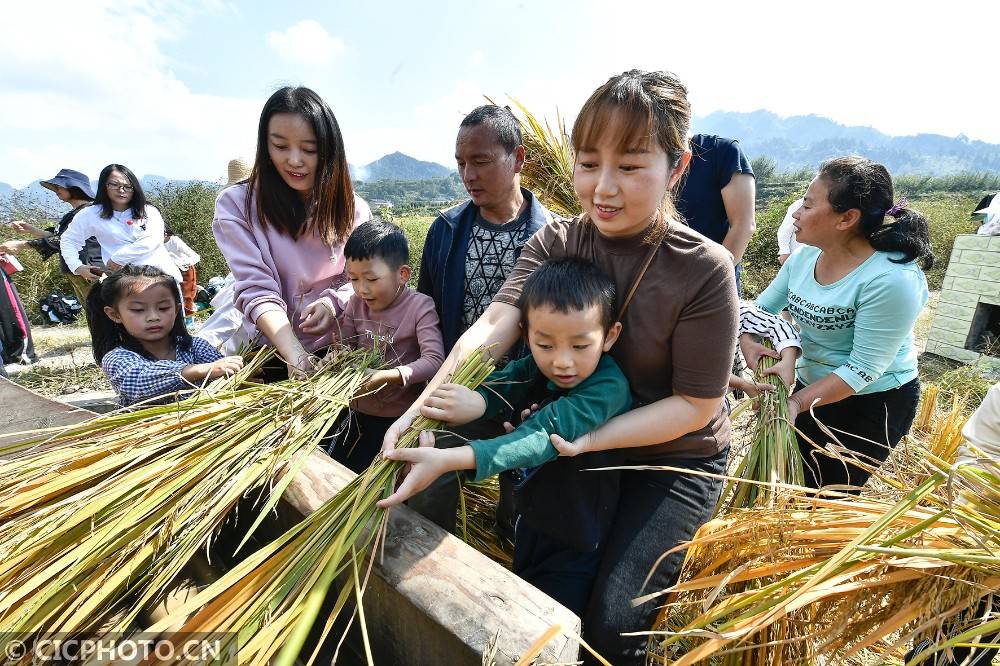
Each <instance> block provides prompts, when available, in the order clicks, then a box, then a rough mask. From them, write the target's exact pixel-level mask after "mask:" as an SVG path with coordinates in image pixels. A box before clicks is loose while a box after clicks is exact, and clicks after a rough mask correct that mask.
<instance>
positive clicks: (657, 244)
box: [616, 226, 668, 321]
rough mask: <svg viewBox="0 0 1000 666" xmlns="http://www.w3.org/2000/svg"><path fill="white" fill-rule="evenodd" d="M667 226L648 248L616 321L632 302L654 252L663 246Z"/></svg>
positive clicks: (619, 319)
mask: <svg viewBox="0 0 1000 666" xmlns="http://www.w3.org/2000/svg"><path fill="white" fill-rule="evenodd" d="M667 229H668V227H667V226H664V227H663V231H661V232H660V233H659V234H658V235H657V237H656V240H655V241H653V247H651V248H649V254H647V255H646V260H645V261H644V262H643V263H642V268H640V269H639V274H638V275H636V276H635V281H634V282H633V283H632V288H631V289H629V291H628V295H627V296H625V301H624V302H623V303H622V306H621V309H619V310H618V318H617V319H616V321H621V320H622V317H624V316H625V310H626V308H628V304H629V303H631V302H632V297H633V296H635V292H636V290H637V289H638V288H639V283H640V282H642V276H643V275H645V274H646V269H648V268H649V265H650V264H651V263H653V257H655V256H656V252H657V251H658V250H659V249H660V245H662V244H663V239H664V238H665V237H666V235H667Z"/></svg>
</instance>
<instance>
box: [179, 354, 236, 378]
mask: <svg viewBox="0 0 1000 666" xmlns="http://www.w3.org/2000/svg"><path fill="white" fill-rule="evenodd" d="M242 369H243V357H242V356H226V357H224V358H220V359H219V360H218V361H212V362H211V363H197V364H194V365H189V366H187V367H185V368H184V369H182V370H181V377H183V378H184V379H186V380H188V381H189V382H191V383H193V384H200V383H201V382H203V381H205V380H206V379H218V378H219V377H232V376H233V375H235V374H236V373H237V372H239V371H240V370H242Z"/></svg>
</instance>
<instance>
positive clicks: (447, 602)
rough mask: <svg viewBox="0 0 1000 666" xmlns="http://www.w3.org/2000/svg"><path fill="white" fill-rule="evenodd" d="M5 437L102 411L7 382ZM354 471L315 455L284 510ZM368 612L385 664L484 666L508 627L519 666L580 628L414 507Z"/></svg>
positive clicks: (553, 653)
mask: <svg viewBox="0 0 1000 666" xmlns="http://www.w3.org/2000/svg"><path fill="white" fill-rule="evenodd" d="M0 405H2V407H3V408H2V409H0V444H2V443H5V442H9V441H13V440H12V439H11V438H8V439H4V438H3V437H2V435H4V434H9V433H14V432H21V431H25V430H33V429H37V428H46V427H52V426H60V425H71V424H74V423H79V422H81V421H85V420H87V419H88V418H91V417H93V416H94V414H93V413H92V412H89V411H87V410H83V409H79V408H75V407H72V406H69V405H64V404H62V403H59V402H55V401H53V400H49V399H47V398H44V397H42V396H40V395H38V394H35V393H32V392H31V391H28V390H27V389H24V388H22V387H20V386H18V385H16V384H14V383H12V382H9V381H7V380H5V379H2V378H0ZM353 477H354V474H353V473H352V472H350V471H349V470H348V469H346V468H345V467H343V466H341V465H339V464H338V463H336V462H334V461H333V460H331V459H330V458H329V457H328V456H326V455H325V454H322V453H320V452H318V451H317V452H314V453H313V454H312V456H311V458H310V459H309V461H308V462H307V464H306V466H305V469H304V470H303V471H302V472H300V473H299V474H298V476H296V477H295V479H294V480H293V481H292V483H291V484H290V486H289V488H288V490H287V492H286V495H285V497H284V498H283V500H282V501H283V503H284V504H285V508H284V510H283V511H282V513H288V512H289V510H290V511H291V512H292V513H295V514H298V515H300V516H301V515H305V514H308V513H311V512H312V511H315V510H316V509H317V508H318V507H319V506H320V505H321V504H322V503H323V502H324V501H326V500H327V499H329V498H330V497H332V496H333V495H335V494H336V493H337V491H338V490H340V489H341V488H343V487H344V486H345V485H346V484H347V483H349V482H350V480H351V479H352V478H353ZM365 614H366V617H367V619H368V628H369V631H370V633H371V635H372V638H373V643H374V644H373V646H372V647H373V650H374V651H375V654H374V657H375V661H376V663H378V664H415V665H423V664H441V665H445V664H447V665H449V666H451V665H462V664H469V665H470V666H473V665H475V666H479V664H481V663H482V656H481V655H482V652H483V650H484V649H485V648H486V646H487V643H488V642H489V641H490V640H491V639H492V638H493V636H494V634H495V633H496V632H497V630H498V629H499V630H500V639H499V641H498V646H499V648H500V649H499V651H498V654H497V664H513V663H514V662H516V661H517V659H518V657H519V656H520V655H521V654H522V653H523V652H524V651H526V650H527V648H528V647H529V646H530V645H531V644H532V643H533V642H534V641H535V640H536V639H537V638H538V637H539V636H541V635H542V634H543V633H544V632H545V631H546V630H547V629H548V628H549V626H551V625H552V624H554V623H558V624H560V625H562V626H563V627H564V628H565V629H568V630H570V631H572V632H574V633H576V634H579V632H580V620H579V618H577V617H576V616H575V615H574V614H573V613H572V612H570V611H569V610H567V609H566V608H564V607H563V606H561V605H560V604H558V603H556V602H555V601H553V600H552V599H551V598H550V597H548V596H547V595H545V594H543V593H542V592H540V591H538V590H537V589H535V588H534V587H532V586H531V585H529V584H527V583H525V582H524V581H523V580H521V579H520V578H518V577H517V576H515V575H514V574H512V573H511V572H509V571H507V570H506V569H504V568H503V567H501V566H500V565H498V564H497V563H495V562H493V561H492V560H490V559H489V558H487V557H485V556H484V555H481V554H480V553H479V552H478V551H476V550H475V549H473V548H471V547H469V546H467V545H466V544H465V543H463V542H462V541H460V540H459V539H457V538H456V537H454V536H452V535H450V534H448V533H446V532H444V531H443V530H441V529H440V528H438V527H437V526H436V525H434V524H433V523H431V522H430V521H428V520H426V519H424V518H423V517H422V516H420V515H418V514H416V513H415V512H413V511H411V510H410V509H408V508H406V507H401V508H398V509H394V510H393V511H391V512H390V515H389V522H388V530H387V533H386V544H385V548H384V558H383V559H382V560H381V562H379V563H377V566H376V568H375V575H374V576H372V578H371V580H370V581H369V587H368V590H367V592H366V594H365ZM578 654H579V646H578V645H577V644H576V643H575V642H573V641H570V640H568V639H566V638H564V637H561V636H560V637H558V638H557V639H555V640H553V641H551V642H550V643H549V645H548V646H546V648H545V650H544V651H543V652H542V654H541V656H540V657H539V663H567V662H569V663H572V662H574V661H576V660H577V657H578Z"/></svg>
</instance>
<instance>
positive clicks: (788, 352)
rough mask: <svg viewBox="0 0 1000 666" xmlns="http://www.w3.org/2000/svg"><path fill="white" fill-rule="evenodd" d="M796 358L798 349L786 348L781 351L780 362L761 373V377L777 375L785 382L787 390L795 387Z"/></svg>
mask: <svg viewBox="0 0 1000 666" xmlns="http://www.w3.org/2000/svg"><path fill="white" fill-rule="evenodd" d="M797 356H798V347H786V348H785V349H782V350H781V360H780V361H778V362H777V363H775V364H774V365H772V366H771V367H770V368H768V369H767V370H765V371H764V372H762V373H761V374H762V375H777V376H778V377H779V378H780V379H781V381H783V382H785V386H787V387H788V390H789V391H790V390H792V389H793V388H794V387H795V359H796V357H797Z"/></svg>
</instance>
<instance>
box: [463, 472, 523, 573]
mask: <svg viewBox="0 0 1000 666" xmlns="http://www.w3.org/2000/svg"><path fill="white" fill-rule="evenodd" d="M499 503H500V483H499V481H498V480H497V477H495V476H494V477H490V478H489V479H484V480H482V481H478V482H475V483H463V484H462V494H461V495H460V496H459V507H458V511H459V521H458V530H457V532H458V536H459V537H460V538H461V539H462V541H464V542H465V543H467V544H469V545H470V546H472V547H473V548H475V549H476V550H478V551H479V552H480V553H482V554H483V555H485V556H486V557H488V558H490V559H491V560H493V561H494V562H497V563H498V564H500V565H501V566H503V567H505V568H507V569H510V568H511V567H512V566H513V563H514V544H513V543H512V542H511V541H510V539H507V538H506V537H502V536H500V535H499V534H498V533H497V529H496V515H497V505H498V504H499Z"/></svg>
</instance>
